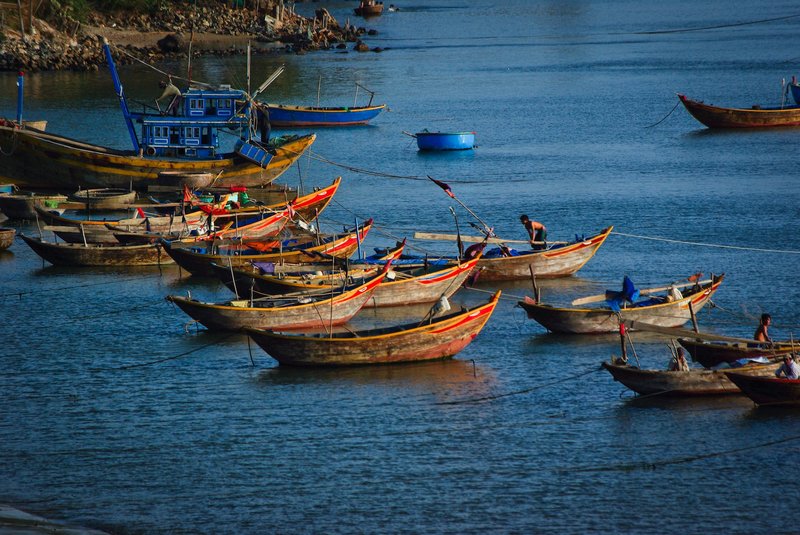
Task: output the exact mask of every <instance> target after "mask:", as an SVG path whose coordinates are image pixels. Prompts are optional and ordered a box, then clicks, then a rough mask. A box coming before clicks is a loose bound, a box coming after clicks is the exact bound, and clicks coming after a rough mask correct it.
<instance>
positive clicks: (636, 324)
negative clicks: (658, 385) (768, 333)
mask: <svg viewBox="0 0 800 535" xmlns="http://www.w3.org/2000/svg"><path fill="white" fill-rule="evenodd" d="M622 323H623V324H624V325H625V327H627V328H628V329H633V330H637V331H648V332H654V333H660V334H666V335H668V336H673V337H675V338H689V339H698V340H709V341H712V342H713V341H716V342H733V343H739V344H762V345H765V346H766V345H768V344H769V342H758V341H756V340H753V339H752V338H736V337H734V336H724V335H721V334H713V333H699V332H694V331H691V330H689V329H680V328H676V327H661V326H659V325H651V324H649V323H642V322H641V321H639V320H627V319H626V320H622ZM772 345H773V346H774V347H773V348H769V347H765V348H764V349H779V348H781V347H784V348H786V347H787V346H788V345H789V344H788V343H787V342H773V343H772Z"/></svg>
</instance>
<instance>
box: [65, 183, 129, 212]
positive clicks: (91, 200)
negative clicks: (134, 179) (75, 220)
mask: <svg viewBox="0 0 800 535" xmlns="http://www.w3.org/2000/svg"><path fill="white" fill-rule="evenodd" d="M71 198H72V200H73V201H76V202H82V203H85V204H86V209H88V210H118V209H125V208H128V207H129V205H130V204H132V203H134V202H135V201H136V192H135V191H126V190H121V189H113V188H99V189H84V190H78V191H77V192H75V193H73V194H72V195H71Z"/></svg>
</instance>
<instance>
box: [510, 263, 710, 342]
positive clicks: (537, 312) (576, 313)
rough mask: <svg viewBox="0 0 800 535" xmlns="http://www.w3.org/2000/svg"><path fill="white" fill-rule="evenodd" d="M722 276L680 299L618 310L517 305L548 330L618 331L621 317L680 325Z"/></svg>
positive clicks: (643, 321)
mask: <svg viewBox="0 0 800 535" xmlns="http://www.w3.org/2000/svg"><path fill="white" fill-rule="evenodd" d="M723 278H724V276H719V277H715V278H714V279H713V281H712V282H711V283H709V284H707V285H704V286H702V287H701V288H700V289H699V291H696V292H693V293H691V294H688V295H686V296H684V297H683V298H682V299H676V300H674V301H668V302H664V303H661V304H657V305H651V306H642V307H631V308H623V309H622V310H620V312H619V313H617V312H615V311H613V310H611V309H610V308H557V307H553V306H550V305H543V304H538V303H532V302H527V301H520V302H519V303H518V304H519V306H520V307H522V308H523V309H524V310H525V312H526V313H527V314H528V317H529V318H530V319H532V320H535V321H537V322H538V323H540V324H541V325H542V326H543V327H545V328H546V329H547V330H549V331H551V332H556V333H571V334H598V333H615V332H619V323H620V321H621V320H629V321H638V322H641V323H646V324H648V325H656V326H658V327H680V326H682V325H684V324H685V323H686V322H688V321H689V320H690V319H691V317H692V316H691V310H690V304H691V309H692V310H694V312H695V313H697V312H699V311H700V309H701V308H703V307H704V306H705V305H706V303H708V301H709V300H710V299H711V296H713V295H714V293H715V292H716V291H717V289H718V288H719V285H720V284H721V283H722V280H723Z"/></svg>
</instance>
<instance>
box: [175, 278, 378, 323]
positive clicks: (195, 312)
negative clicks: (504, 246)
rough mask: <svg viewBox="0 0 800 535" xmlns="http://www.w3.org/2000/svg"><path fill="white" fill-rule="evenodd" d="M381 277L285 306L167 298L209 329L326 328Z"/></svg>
mask: <svg viewBox="0 0 800 535" xmlns="http://www.w3.org/2000/svg"><path fill="white" fill-rule="evenodd" d="M382 278H383V274H379V275H377V276H376V277H374V278H372V279H371V280H369V281H367V282H365V283H364V284H362V285H360V286H358V287H355V288H352V289H348V290H346V291H344V292H342V293H339V294H337V295H333V296H331V297H325V298H322V297H321V298H319V299H314V300H312V302H310V303H305V304H303V303H301V302H300V301H297V302H295V303H293V304H290V305H288V306H278V305H276V303H277V302H279V301H281V300H282V299H284V298H283V297H280V298H277V300H273V299H269V300H264V299H262V300H257V301H255V302H249V301H246V300H244V301H232V302H230V303H203V302H200V301H195V300H192V299H188V298H185V297H178V296H169V297H167V300H169V301H172V302H173V303H175V304H176V305H178V307H179V308H180V309H181V310H183V311H184V312H185V313H186V314H188V315H189V316H191V317H192V319H194V320H195V321H198V322H200V323H201V324H203V325H204V326H205V327H206V328H208V329H210V330H228V331H238V330H242V329H245V328H257V329H326V328H329V327H330V326H331V325H341V324H342V323H346V322H347V321H348V320H349V319H350V318H352V317H353V316H355V315H356V313H357V312H358V311H359V310H361V307H363V306H364V303H366V302H367V300H368V299H369V298H370V296H371V295H372V292H373V291H374V290H375V288H376V287H377V286H378V285H379V284H380V282H381V279H382ZM294 299H297V297H296V296H295V297H294Z"/></svg>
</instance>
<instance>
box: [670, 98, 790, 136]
mask: <svg viewBox="0 0 800 535" xmlns="http://www.w3.org/2000/svg"><path fill="white" fill-rule="evenodd" d="M678 98H679V99H680V101H681V102H682V103H683V105H684V106H685V107H686V109H687V110H688V111H689V113H690V114H691V115H692V117H694V118H695V119H697V120H698V121H700V122H701V123H703V124H704V125H706V126H707V127H709V128H770V127H781V126H800V106H782V107H772V108H762V107H760V106H753V107H752V108H723V107H720V106H711V105H709V104H704V103H702V102H699V101H696V100H692V99H690V98H688V97H686V96H685V95H681V94H679V95H678Z"/></svg>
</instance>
